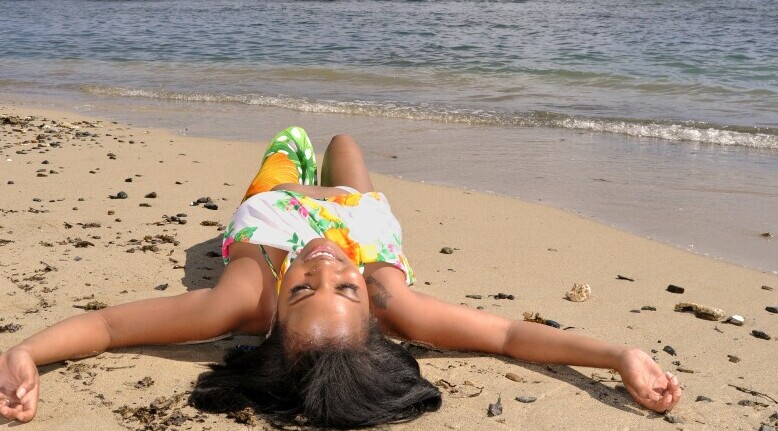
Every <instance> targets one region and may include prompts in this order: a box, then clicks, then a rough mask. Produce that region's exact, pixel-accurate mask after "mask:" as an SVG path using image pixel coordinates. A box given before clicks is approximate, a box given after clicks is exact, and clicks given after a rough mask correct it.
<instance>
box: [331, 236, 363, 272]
mask: <svg viewBox="0 0 778 431" xmlns="http://www.w3.org/2000/svg"><path fill="white" fill-rule="evenodd" d="M324 237H325V238H327V239H328V240H330V241H332V242H334V243H335V244H337V245H338V247H340V249H341V250H343V253H345V254H346V256H348V258H349V260H350V261H352V262H353V263H354V265H357V266H359V263H360V260H359V244H358V243H356V242H354V241H353V240H352V239H351V237H349V235H348V228H347V227H343V228H339V229H335V228H332V229H327V230H326V231H324Z"/></svg>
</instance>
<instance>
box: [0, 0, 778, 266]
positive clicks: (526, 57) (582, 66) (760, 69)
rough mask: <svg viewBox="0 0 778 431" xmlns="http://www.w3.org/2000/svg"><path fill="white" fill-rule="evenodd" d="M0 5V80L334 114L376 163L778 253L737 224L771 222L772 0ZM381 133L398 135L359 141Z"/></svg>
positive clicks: (167, 113)
mask: <svg viewBox="0 0 778 431" xmlns="http://www.w3.org/2000/svg"><path fill="white" fill-rule="evenodd" d="M0 8H2V10H3V13H2V14H1V15H0V93H5V94H16V95H22V96H23V97H26V98H28V99H29V98H34V97H38V98H42V100H43V99H46V98H49V99H46V100H53V99H50V98H59V100H66V101H70V102H69V103H70V104H71V106H72V107H77V108H78V109H83V110H86V111H90V112H92V113H98V114H107V115H112V116H115V117H117V118H125V119H127V120H132V121H134V122H136V123H137V121H141V122H142V123H144V124H149V125H164V126H167V127H172V128H174V129H177V130H179V131H180V132H181V133H182V134H187V133H188V134H192V133H197V134H203V135H216V136H223V137H230V138H238V139H257V138H258V137H259V138H263V139H267V138H268V137H269V136H268V135H272V131H268V130H257V127H256V124H257V122H258V123H259V124H262V125H264V126H268V127H267V128H272V127H276V125H278V126H280V125H281V124H283V123H284V122H285V121H286V122H287V123H288V122H290V120H291V119H296V120H299V121H303V122H304V123H303V124H302V125H304V126H307V125H308V124H313V125H316V127H318V128H319V130H321V131H322V134H326V133H328V132H329V131H330V129H334V127H333V126H332V125H338V127H340V128H341V129H345V130H334V132H342V131H349V132H352V133H355V134H357V135H359V134H362V135H364V136H365V138H367V140H372V143H371V142H368V145H372V147H370V148H368V150H369V151H368V153H369V154H372V156H371V157H373V160H372V164H371V166H373V165H374V166H376V169H377V170H379V171H381V172H384V173H388V174H393V175H402V176H405V177H408V178H412V179H418V180H425V181H432V182H438V183H445V184H451V185H457V186H463V187H472V188H476V189H479V190H489V191H496V192H499V193H505V194H508V195H513V196H519V197H521V198H523V199H531V200H541V201H543V202H546V203H550V204H553V205H557V206H560V207H563V208H566V209H569V210H572V211H576V212H579V213H581V214H583V215H586V216H590V217H593V218H595V219H598V220H601V221H604V222H606V223H610V224H613V225H616V226H618V227H621V228H625V229H627V230H630V231H633V232H636V233H639V234H641V235H644V236H648V237H652V238H657V239H660V240H663V241H667V242H670V243H673V244H675V245H678V246H681V247H684V248H688V249H690V250H695V251H699V252H701V253H706V254H711V255H714V256H718V257H723V258H725V259H729V260H732V261H735V262H738V263H742V264H746V265H751V266H754V267H757V268H761V269H765V270H770V271H775V270H778V244H776V243H775V242H771V241H770V240H763V239H762V238H761V237H759V233H762V232H773V233H774V234H778V25H776V23H778V3H776V2H773V1H767V0H763V1H760V0H752V1H745V0H743V1H738V0H734V1H723V0H711V1H705V2H699V1H684V0H679V1H665V0H655V1H649V2H624V1H621V2H616V1H608V0H602V1H594V0H582V1H577V2H567V1H558V0H557V1H554V0H551V1H542V2H541V1H469V2H465V1H247V0H246V1H240V0H234V1H208V2H191V1H176V0H171V1H164V2H159V1H85V0H62V1H56V2H47V1H7V0H0ZM52 103H53V102H52ZM160 112H164V115H162V114H160ZM324 119H326V121H325V120H324ZM136 120H137V121H136ZM225 124H229V125H230V126H229V128H226V127H225ZM271 125H272V126H271ZM349 125H351V127H349ZM367 125H369V126H370V129H369V130H368V129H367ZM309 129H310V127H309ZM379 131H380V132H379ZM258 135H259V136H258ZM322 139H325V138H324V137H323V136H322ZM392 152H396V153H404V154H408V155H410V154H413V155H414V156H413V158H412V160H408V161H407V162H406V163H403V164H401V165H398V164H397V163H394V164H393V163H392V162H391V160H387V159H386V158H385V157H381V154H388V153H392ZM474 160H475V161H477V163H473V161H474ZM430 161H435V163H434V164H431V163H430ZM487 170H488V172H489V175H485V174H484V173H485V172H486V171H487ZM777 236H778V235H777Z"/></svg>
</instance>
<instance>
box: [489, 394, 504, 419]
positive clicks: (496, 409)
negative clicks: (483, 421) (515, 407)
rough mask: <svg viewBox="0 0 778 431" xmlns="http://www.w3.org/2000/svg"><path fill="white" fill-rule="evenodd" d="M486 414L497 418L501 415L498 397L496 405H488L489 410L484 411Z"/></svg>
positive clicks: (500, 404)
mask: <svg viewBox="0 0 778 431" xmlns="http://www.w3.org/2000/svg"><path fill="white" fill-rule="evenodd" d="M486 414H487V415H488V416H489V417H492V416H499V415H501V414H502V403H501V402H500V397H497V402H496V403H490V404H489V408H488V409H487V410H486Z"/></svg>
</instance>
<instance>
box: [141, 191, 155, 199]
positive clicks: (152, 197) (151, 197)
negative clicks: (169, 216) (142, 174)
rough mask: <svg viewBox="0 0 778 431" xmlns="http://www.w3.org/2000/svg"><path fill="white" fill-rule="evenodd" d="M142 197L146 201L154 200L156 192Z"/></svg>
mask: <svg viewBox="0 0 778 431" xmlns="http://www.w3.org/2000/svg"><path fill="white" fill-rule="evenodd" d="M144 197H145V198H148V199H156V197H157V192H151V193H149V194H147V195H146V196H144Z"/></svg>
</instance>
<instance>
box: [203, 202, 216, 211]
mask: <svg viewBox="0 0 778 431" xmlns="http://www.w3.org/2000/svg"><path fill="white" fill-rule="evenodd" d="M203 207H204V208H206V209H209V210H218V209H219V206H218V205H216V204H215V203H213V202H208V203H207V204H205V205H203Z"/></svg>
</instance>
